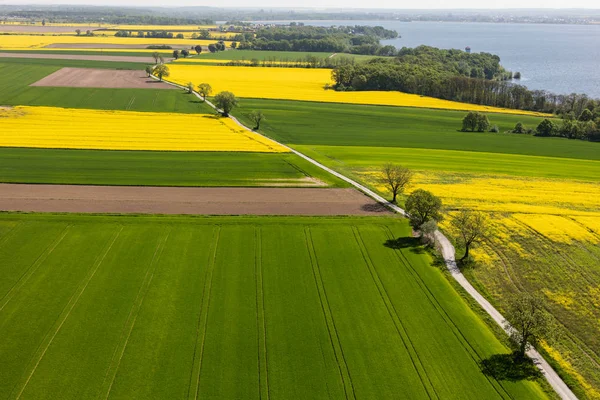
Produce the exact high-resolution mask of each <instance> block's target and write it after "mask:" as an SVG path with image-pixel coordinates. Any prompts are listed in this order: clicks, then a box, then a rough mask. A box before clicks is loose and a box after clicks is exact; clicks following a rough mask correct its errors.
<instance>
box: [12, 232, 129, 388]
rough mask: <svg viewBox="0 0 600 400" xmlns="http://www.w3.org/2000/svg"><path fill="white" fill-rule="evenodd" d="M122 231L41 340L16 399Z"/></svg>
mask: <svg viewBox="0 0 600 400" xmlns="http://www.w3.org/2000/svg"><path fill="white" fill-rule="evenodd" d="M122 231H123V227H122V226H121V227H120V229H119V230H118V231H117V232H116V233H115V234H114V235H113V237H112V240H110V241H109V243H108V245H107V246H106V248H105V249H104V251H103V252H102V253H100V255H98V258H97V259H96V261H95V262H94V264H93V266H92V268H91V270H90V271H89V272H88V274H87V276H86V277H84V278H83V280H82V282H81V283H80V284H79V286H78V287H77V289H76V290H75V292H74V293H73V295H72V296H71V298H70V299H69V302H68V303H67V304H66V305H65V307H64V308H63V310H62V312H61V313H60V315H59V317H58V318H57V320H56V322H55V323H54V325H53V326H56V328H55V329H50V330H49V331H48V333H47V334H46V336H45V337H44V340H42V342H41V343H40V345H39V346H38V348H37V350H36V353H38V351H39V350H40V348H42V346H43V350H42V352H41V353H40V354H39V356H37V357H36V354H35V353H34V356H33V357H32V358H31V361H32V360H34V359H36V358H37V361H36V362H35V365H34V366H33V368H32V369H31V372H30V373H29V375H28V376H27V380H26V381H25V383H24V384H23V387H22V388H21V390H19V393H18V394H17V396H16V399H20V398H21V396H22V395H23V392H24V391H25V389H26V388H27V385H28V384H29V381H30V380H31V378H32V377H33V375H34V374H35V371H36V370H37V367H38V366H39V365H40V363H41V362H42V359H43V358H44V356H45V355H46V352H47V351H48V349H49V348H50V346H51V345H52V343H53V342H54V339H55V338H56V336H57V335H58V333H59V332H60V330H61V329H62V327H63V325H64V324H65V322H66V321H67V319H68V318H69V316H70V315H71V312H72V311H73V309H74V308H75V306H76V305H77V303H78V302H79V299H80V298H81V296H82V295H83V293H84V292H85V290H86V289H87V287H88V285H89V284H90V282H91V281H92V279H93V278H94V276H95V275H96V272H97V271H98V269H99V268H100V265H102V263H103V262H104V259H105V258H106V256H107V255H108V253H109V252H110V250H111V249H112V247H113V245H114V244H115V242H116V241H117V239H118V238H119V236H120V235H121V232H122ZM57 324H58V325H57ZM52 331H54V333H52V335H50V333H51V332H52ZM46 342H47V343H46ZM44 343H46V344H45V345H44ZM31 361H30V363H31ZM16 387H17V385H15V389H13V392H14V391H15V390H16Z"/></svg>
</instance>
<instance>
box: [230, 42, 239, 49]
mask: <svg viewBox="0 0 600 400" xmlns="http://www.w3.org/2000/svg"><path fill="white" fill-rule="evenodd" d="M229 47H231V48H232V49H235V48H236V47H237V42H231V44H230V45H229Z"/></svg>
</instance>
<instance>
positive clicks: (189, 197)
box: [0, 184, 390, 215]
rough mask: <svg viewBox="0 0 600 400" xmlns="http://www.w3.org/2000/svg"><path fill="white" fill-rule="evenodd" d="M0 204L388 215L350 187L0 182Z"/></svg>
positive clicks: (14, 207)
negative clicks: (144, 185) (143, 185)
mask: <svg viewBox="0 0 600 400" xmlns="http://www.w3.org/2000/svg"><path fill="white" fill-rule="evenodd" d="M0 210H2V211H29V212H80V213H136V214H137V213H139V214H205V215H245V214H251V215H390V212H389V210H388V209H387V208H386V207H384V206H382V205H380V204H378V203H377V202H375V201H373V200H372V199H371V198H369V197H367V196H365V195H363V194H362V193H360V192H358V191H356V190H354V189H316V188H182V187H130V186H77V185H18V184H16V185H15V184H0Z"/></svg>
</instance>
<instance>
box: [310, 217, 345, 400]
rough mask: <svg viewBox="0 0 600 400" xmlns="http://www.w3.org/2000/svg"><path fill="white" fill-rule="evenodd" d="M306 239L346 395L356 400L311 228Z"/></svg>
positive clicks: (330, 339)
mask: <svg viewBox="0 0 600 400" xmlns="http://www.w3.org/2000/svg"><path fill="white" fill-rule="evenodd" d="M304 239H305V242H306V247H307V250H308V255H309V258H310V264H311V266H312V271H313V277H314V279H315V285H316V286H317V293H318V294H319V302H320V303H321V309H322V310H323V316H324V317H325V324H326V325H327V331H328V333H329V341H330V343H331V347H333V354H334V356H335V359H336V361H337V364H338V370H339V372H340V378H341V380H342V386H343V388H344V394H345V396H346V399H356V393H355V391H354V383H353V382H352V376H351V375H350V369H349V368H348V364H347V363H346V357H345V356H344V350H343V349H342V343H341V342H340V337H339V335H338V332H337V329H336V327H335V320H334V319H333V312H332V311H331V306H330V305H329V300H328V299H327V293H326V291H325V284H324V283H323V277H322V276H321V269H320V267H319V261H318V260H317V254H316V252H315V248H314V243H313V240H312V234H311V233H310V228H308V227H304ZM334 335H335V339H334ZM348 385H350V387H348Z"/></svg>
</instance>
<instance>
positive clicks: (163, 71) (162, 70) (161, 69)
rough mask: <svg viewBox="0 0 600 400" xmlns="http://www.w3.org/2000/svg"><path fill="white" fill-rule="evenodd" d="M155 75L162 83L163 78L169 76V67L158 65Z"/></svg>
mask: <svg viewBox="0 0 600 400" xmlns="http://www.w3.org/2000/svg"><path fill="white" fill-rule="evenodd" d="M154 74H155V75H156V76H158V79H160V80H161V81H162V80H163V77H167V76H169V67H167V66H166V65H165V64H158V65H157V66H156V68H154Z"/></svg>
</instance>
